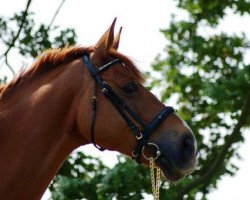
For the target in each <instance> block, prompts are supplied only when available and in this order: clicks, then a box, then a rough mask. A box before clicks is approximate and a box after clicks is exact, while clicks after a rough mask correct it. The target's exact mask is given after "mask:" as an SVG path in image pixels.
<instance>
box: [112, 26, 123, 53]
mask: <svg viewBox="0 0 250 200" xmlns="http://www.w3.org/2000/svg"><path fill="white" fill-rule="evenodd" d="M121 33H122V27H121V28H120V30H119V32H118V33H117V35H116V36H115V39H114V43H113V48H114V49H115V50H117V49H118V47H119V42H120V37H121Z"/></svg>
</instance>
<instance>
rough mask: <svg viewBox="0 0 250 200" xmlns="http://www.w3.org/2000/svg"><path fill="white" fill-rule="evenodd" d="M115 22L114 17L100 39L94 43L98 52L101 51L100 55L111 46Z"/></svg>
mask: <svg viewBox="0 0 250 200" xmlns="http://www.w3.org/2000/svg"><path fill="white" fill-rule="evenodd" d="M115 22H116V18H115V19H114V21H113V23H112V24H111V26H110V27H109V29H108V30H107V31H106V32H105V33H104V34H103V35H102V37H101V38H100V40H99V41H98V42H97V44H96V45H95V48H96V49H97V50H98V52H100V53H102V55H105V54H106V53H107V52H108V51H109V49H110V48H111V47H112V46H113V41H114V28H115Z"/></svg>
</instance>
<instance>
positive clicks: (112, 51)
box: [0, 21, 197, 200]
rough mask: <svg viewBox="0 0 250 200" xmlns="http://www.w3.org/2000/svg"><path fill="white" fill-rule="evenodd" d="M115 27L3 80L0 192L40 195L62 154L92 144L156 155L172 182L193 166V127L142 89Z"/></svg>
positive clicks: (13, 195) (11, 196) (45, 55)
mask: <svg viewBox="0 0 250 200" xmlns="http://www.w3.org/2000/svg"><path fill="white" fill-rule="evenodd" d="M114 26H115V21H114V22H113V23H112V25H111V27H110V28H109V29H108V30H107V31H106V32H105V33H104V35H103V36H102V37H101V39H100V40H99V41H98V42H97V44H96V45H94V46H91V47H80V46H75V47H70V48H63V49H56V50H48V51H45V52H44V53H43V54H42V55H40V56H39V57H38V58H37V59H36V61H35V62H34V63H33V64H32V66H31V67H30V68H29V69H28V70H27V71H25V72H23V73H21V74H20V75H19V76H18V77H16V78H15V79H13V80H12V81H11V82H10V83H8V84H5V85H1V86H0V199H8V200H12V199H13V200H14V199H15V200H16V199H30V200H31V199H39V198H41V196H42V195H43V193H44V191H45V190H46V188H47V186H48V185H49V183H50V181H51V180H52V178H53V177H54V176H55V174H56V172H57V170H58V168H59V167H60V166H61V164H62V163H63V161H64V160H65V159H66V157H67V156H68V155H69V154H70V153H71V152H72V151H73V150H74V149H76V148H78V147H79V146H82V145H86V144H89V143H93V144H94V145H95V146H96V147H97V148H99V149H101V150H102V149H108V150H112V151H118V152H120V153H122V154H125V155H128V156H131V157H133V158H134V159H135V160H137V161H138V162H139V163H143V164H145V165H148V160H147V159H146V158H147V157H153V158H154V159H155V163H156V165H157V166H158V167H159V168H160V169H161V170H162V172H163V175H164V176H165V177H166V178H167V179H168V180H169V181H177V180H179V179H181V178H182V177H183V176H185V175H187V174H190V173H191V172H192V171H193V170H194V168H195V157H196V151H197V150H196V140H195V137H194V135H193V133H192V131H191V129H190V128H189V127H188V125H187V124H186V123H185V122H184V121H183V120H182V119H181V118H180V117H178V116H177V115H176V113H175V112H174V110H173V108H172V107H166V106H165V105H164V104H163V103H162V102H160V101H159V100H158V99H157V98H156V97H155V96H154V95H153V94H152V93H150V92H149V91H148V90H146V89H145V87H144V86H143V84H142V83H143V76H142V74H141V73H140V71H139V70H138V69H137V68H136V66H135V65H134V64H133V62H132V61H131V60H130V59H129V58H128V57H126V56H125V55H123V54H121V53H119V52H118V51H117V49H118V46H119V39H120V33H121V30H120V32H119V33H118V34H117V35H116V36H115V37H114ZM143 155H144V156H143ZM145 157H146V158H145Z"/></svg>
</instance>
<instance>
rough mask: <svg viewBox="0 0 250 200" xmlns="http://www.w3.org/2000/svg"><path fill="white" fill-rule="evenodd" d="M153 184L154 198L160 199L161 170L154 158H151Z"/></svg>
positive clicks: (155, 199)
mask: <svg viewBox="0 0 250 200" xmlns="http://www.w3.org/2000/svg"><path fill="white" fill-rule="evenodd" d="M149 164H150V175H151V184H152V191H153V197H154V200H159V196H160V185H161V170H160V168H159V167H157V166H156V165H155V162H154V159H153V158H150V159H149Z"/></svg>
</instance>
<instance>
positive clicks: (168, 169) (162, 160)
mask: <svg viewBox="0 0 250 200" xmlns="http://www.w3.org/2000/svg"><path fill="white" fill-rule="evenodd" d="M155 163H156V165H157V166H158V167H159V168H160V169H161V171H162V174H163V176H164V178H166V179H167V180H168V181H169V182H177V181H179V180H180V179H181V178H183V177H184V176H185V174H182V173H180V172H179V171H178V170H177V169H175V167H174V165H173V164H172V162H171V161H170V160H169V159H168V158H167V157H165V156H162V155H161V156H160V157H159V158H158V159H157V160H156V161H155Z"/></svg>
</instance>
